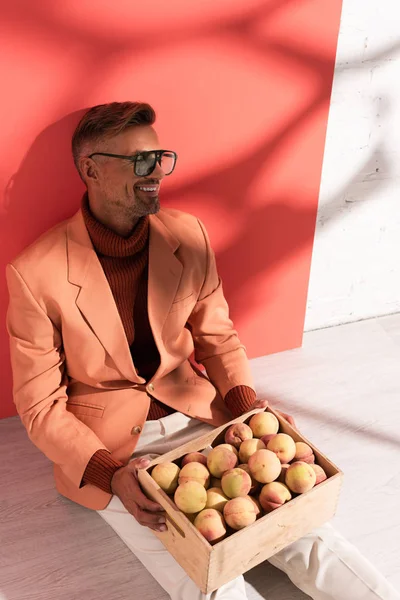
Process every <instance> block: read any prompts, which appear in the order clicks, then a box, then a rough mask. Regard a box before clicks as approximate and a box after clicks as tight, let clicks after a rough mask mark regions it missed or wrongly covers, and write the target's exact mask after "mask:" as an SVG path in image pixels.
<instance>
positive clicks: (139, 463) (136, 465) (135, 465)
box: [127, 458, 150, 471]
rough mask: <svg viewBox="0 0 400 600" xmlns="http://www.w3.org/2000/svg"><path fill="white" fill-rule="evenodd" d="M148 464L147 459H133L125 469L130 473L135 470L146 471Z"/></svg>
mask: <svg viewBox="0 0 400 600" xmlns="http://www.w3.org/2000/svg"><path fill="white" fill-rule="evenodd" d="M149 464H150V461H149V459H148V458H134V459H133V460H131V461H130V462H129V463H128V465H127V467H128V469H129V470H130V471H135V470H137V469H146V467H148V466H149Z"/></svg>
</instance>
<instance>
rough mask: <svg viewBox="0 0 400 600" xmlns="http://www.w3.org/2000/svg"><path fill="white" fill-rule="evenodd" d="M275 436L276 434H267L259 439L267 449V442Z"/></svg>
mask: <svg viewBox="0 0 400 600" xmlns="http://www.w3.org/2000/svg"><path fill="white" fill-rule="evenodd" d="M276 435H278V434H277V433H267V435H263V436H262V438H260V439H261V441H262V442H264V444H265V447H267V445H268V442H270V441H271V440H272V438H274V437H275V436H276Z"/></svg>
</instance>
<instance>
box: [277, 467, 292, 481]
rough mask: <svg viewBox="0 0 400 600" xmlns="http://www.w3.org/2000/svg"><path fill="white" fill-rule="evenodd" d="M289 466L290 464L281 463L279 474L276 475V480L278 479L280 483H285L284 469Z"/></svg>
mask: <svg viewBox="0 0 400 600" xmlns="http://www.w3.org/2000/svg"><path fill="white" fill-rule="evenodd" d="M289 467H290V465H282V470H281V474H280V475H279V477H278V479H277V480H276V481H280V482H281V483H285V478H286V471H287V470H288V468H289Z"/></svg>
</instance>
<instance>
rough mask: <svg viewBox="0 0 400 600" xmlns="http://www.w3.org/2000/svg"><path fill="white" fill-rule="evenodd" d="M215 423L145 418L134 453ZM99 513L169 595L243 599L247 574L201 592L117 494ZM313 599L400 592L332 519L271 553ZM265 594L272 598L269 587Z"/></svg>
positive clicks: (390, 599) (381, 598) (347, 599)
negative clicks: (340, 530)
mask: <svg viewBox="0 0 400 600" xmlns="http://www.w3.org/2000/svg"><path fill="white" fill-rule="evenodd" d="M211 429H213V428H212V426H210V425H207V424H206V423H203V422H201V421H198V420H196V419H190V418H189V417H187V416H185V415H182V414H181V413H174V414H172V415H168V416H167V417H164V418H162V419H159V420H157V421H147V422H146V424H145V426H144V428H143V433H142V435H141V437H140V440H139V443H138V445H137V447H136V449H135V453H134V454H133V455H132V459H133V458H137V457H139V456H149V458H151V459H152V458H155V457H156V456H158V455H160V454H165V453H166V452H169V451H170V450H173V449H174V448H176V447H177V446H180V445H181V444H184V443H186V442H188V441H190V440H191V439H193V438H195V437H198V436H200V435H203V434H205V433H207V432H208V431H210V430H211ZM97 512H98V514H99V515H100V516H101V517H102V518H103V519H104V520H105V521H106V522H107V523H108V524H109V525H110V526H111V527H112V528H113V529H114V531H115V532H116V533H117V535H118V536H119V537H120V538H121V539H122V541H123V542H124V543H125V544H126V545H127V546H128V548H129V549H130V550H131V551H132V552H133V553H134V554H135V556H136V557H137V558H138V559H139V560H140V561H141V563H142V564H143V565H144V566H145V567H146V569H147V570H148V571H149V572H150V574H151V575H152V576H153V577H154V578H155V579H156V580H157V581H158V583H159V584H160V585H161V586H162V587H163V588H164V590H165V591H166V592H167V594H169V596H170V598H171V600H245V599H246V598H247V596H246V591H245V585H244V579H243V576H240V577H237V578H236V579H234V580H232V581H230V582H229V583H227V584H225V585H223V586H222V587H220V588H219V589H218V590H216V591H214V592H212V593H211V594H207V595H205V594H203V593H202V592H201V591H200V590H199V589H198V587H197V586H196V584H195V583H194V582H193V581H192V580H191V579H190V577H189V576H188V575H187V574H186V572H185V571H184V570H183V569H182V567H181V566H180V565H179V564H178V563H177V562H176V560H175V559H174V558H173V557H172V556H171V554H170V553H169V552H168V551H167V550H166V549H165V547H164V546H163V544H162V543H161V542H160V541H159V539H158V538H157V537H156V536H155V535H154V534H153V533H152V531H151V529H149V528H148V527H143V526H142V525H139V523H138V522H137V521H136V519H135V518H134V517H133V516H132V515H131V514H130V513H129V512H128V511H127V510H126V509H125V507H124V506H123V504H122V502H121V501H120V500H119V498H118V497H117V496H113V497H112V499H111V502H110V503H109V505H108V506H107V508H105V509H104V510H100V511H97ZM268 562H270V563H271V564H272V565H274V566H275V567H277V568H278V569H280V570H281V571H284V572H285V573H286V574H287V576H288V577H289V578H290V579H291V581H292V582H293V583H294V584H295V585H296V586H297V587H298V588H299V589H300V590H302V591H303V592H304V593H305V594H308V595H309V596H311V598H313V599H314V600H400V594H398V593H397V592H396V590H395V589H394V588H393V587H392V586H391V585H390V584H389V582H388V581H387V580H386V579H385V578H384V577H383V575H381V574H380V573H379V571H377V570H376V569H375V568H374V567H373V566H372V564H371V563H370V562H368V561H367V560H366V559H365V558H364V557H363V556H362V555H361V554H360V552H359V551H358V550H357V549H356V548H355V547H354V546H353V545H352V544H350V543H349V542H347V541H346V540H345V539H344V538H343V536H342V535H340V534H339V533H338V532H337V531H336V530H335V529H334V528H333V527H332V526H331V525H330V524H329V523H327V524H325V525H323V526H322V527H319V528H318V529H315V530H314V531H312V532H311V533H310V534H308V535H306V536H304V537H303V538H301V539H300V540H298V541H297V542H294V543H293V544H291V545H290V546H288V547H287V548H284V549H283V550H281V551H280V552H278V553H277V554H275V555H274V556H272V557H271V558H269V559H268ZM265 598H266V599H268V590H266V595H265Z"/></svg>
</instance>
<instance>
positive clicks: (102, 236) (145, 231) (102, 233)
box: [82, 193, 149, 258]
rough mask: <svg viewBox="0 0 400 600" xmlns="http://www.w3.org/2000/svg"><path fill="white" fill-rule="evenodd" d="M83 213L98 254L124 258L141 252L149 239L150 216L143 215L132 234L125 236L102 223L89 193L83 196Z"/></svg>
mask: <svg viewBox="0 0 400 600" xmlns="http://www.w3.org/2000/svg"><path fill="white" fill-rule="evenodd" d="M82 214H83V219H84V221H85V225H86V228H87V230H88V233H89V236H90V239H91V241H92V244H93V246H94V248H95V250H96V252H97V253H98V254H101V255H103V256H111V257H114V258H123V257H126V256H133V255H135V254H137V253H139V252H141V251H142V250H143V249H144V248H145V246H146V244H147V242H148V239H149V217H148V216H145V217H141V218H140V219H139V221H138V223H137V224H136V225H135V228H134V230H133V232H132V233H131V235H130V236H129V237H128V238H124V237H122V236H120V235H118V234H117V233H115V232H114V231H112V230H111V229H109V228H108V227H106V226H105V225H103V223H100V221H98V220H97V219H96V218H95V216H94V215H93V213H92V212H91V210H90V207H89V200H88V195H87V193H86V194H84V196H83V198H82Z"/></svg>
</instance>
